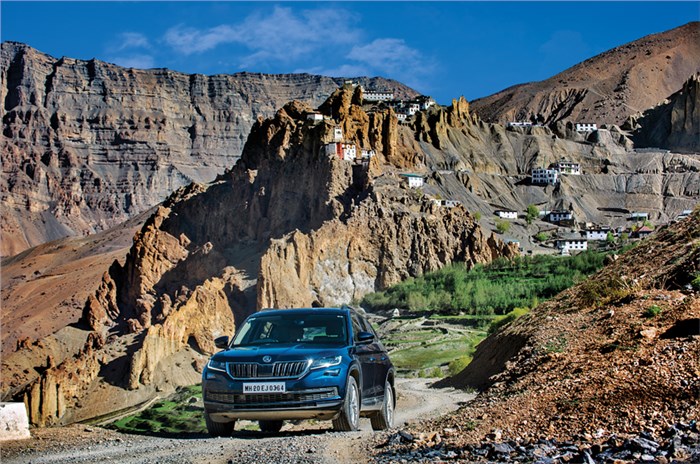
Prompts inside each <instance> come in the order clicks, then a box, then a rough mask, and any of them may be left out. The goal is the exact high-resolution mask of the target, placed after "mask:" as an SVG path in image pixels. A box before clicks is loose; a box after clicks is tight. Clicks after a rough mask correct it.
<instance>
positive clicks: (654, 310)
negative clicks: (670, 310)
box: [644, 305, 662, 318]
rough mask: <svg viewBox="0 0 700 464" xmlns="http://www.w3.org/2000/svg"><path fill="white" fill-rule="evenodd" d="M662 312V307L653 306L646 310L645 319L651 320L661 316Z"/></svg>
mask: <svg viewBox="0 0 700 464" xmlns="http://www.w3.org/2000/svg"><path fill="white" fill-rule="evenodd" d="M661 311H662V309H661V307H660V306H658V305H651V306H649V307H648V308H647V309H646V311H644V317H649V318H651V317H656V316H658V315H659V314H661Z"/></svg>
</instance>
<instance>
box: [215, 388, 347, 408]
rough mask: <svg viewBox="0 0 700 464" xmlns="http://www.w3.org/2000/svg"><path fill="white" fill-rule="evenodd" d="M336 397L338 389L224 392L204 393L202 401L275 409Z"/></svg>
mask: <svg viewBox="0 0 700 464" xmlns="http://www.w3.org/2000/svg"><path fill="white" fill-rule="evenodd" d="M337 396H338V389H337V388H336V387H332V388H317V389H313V390H302V391H298V392H288V393H262V394H254V395H246V394H243V393H232V392H225V391H223V392H222V391H210V390H207V391H205V395H204V399H205V400H207V401H216V402H218V403H229V404H235V405H241V406H254V407H256V408H261V409H264V408H276V407H279V406H284V405H290V404H295V403H311V402H315V401H323V400H328V399H331V398H334V397H337Z"/></svg>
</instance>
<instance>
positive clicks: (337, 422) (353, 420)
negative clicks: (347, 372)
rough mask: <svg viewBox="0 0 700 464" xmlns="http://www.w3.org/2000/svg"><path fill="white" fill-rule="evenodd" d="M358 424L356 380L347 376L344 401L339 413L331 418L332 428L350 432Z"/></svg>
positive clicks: (358, 400)
mask: <svg viewBox="0 0 700 464" xmlns="http://www.w3.org/2000/svg"><path fill="white" fill-rule="evenodd" d="M359 424H360V394H359V392H358V389H357V382H356V381H355V378H354V377H352V376H349V377H348V384H347V387H346V388H345V401H344V402H343V408H342V409H341V410H340V414H339V415H338V417H337V418H336V419H333V428H334V429H336V430H338V431H340V432H352V431H355V430H357V429H358V426H359Z"/></svg>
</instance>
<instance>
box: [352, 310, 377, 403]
mask: <svg viewBox="0 0 700 464" xmlns="http://www.w3.org/2000/svg"><path fill="white" fill-rule="evenodd" d="M351 320H352V337H353V344H354V345H355V356H357V360H358V361H359V362H360V369H362V385H361V388H362V402H363V403H366V402H367V400H368V399H369V398H371V397H372V396H373V395H374V394H376V393H374V391H373V387H374V361H375V360H376V358H375V356H374V349H373V347H372V344H371V343H360V342H359V340H358V334H359V333H360V332H364V331H365V329H364V327H363V325H362V322H361V321H360V318H359V317H358V316H357V315H356V314H353V315H352V316H351Z"/></svg>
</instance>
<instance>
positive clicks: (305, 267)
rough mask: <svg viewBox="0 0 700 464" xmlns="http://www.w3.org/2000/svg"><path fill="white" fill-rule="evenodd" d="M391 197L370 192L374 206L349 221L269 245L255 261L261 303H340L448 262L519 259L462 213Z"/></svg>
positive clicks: (367, 205) (361, 209) (367, 204)
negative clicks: (259, 259) (257, 264)
mask: <svg viewBox="0 0 700 464" xmlns="http://www.w3.org/2000/svg"><path fill="white" fill-rule="evenodd" d="M387 190H388V191H387ZM385 192H386V193H385ZM389 194H391V189H382V188H380V189H378V190H375V191H373V192H372V193H371V196H372V197H373V200H374V201H371V202H369V201H365V202H363V203H361V204H360V205H359V206H358V207H357V208H356V209H355V210H353V212H352V215H351V216H350V217H349V218H348V219H347V220H346V221H341V220H333V221H329V222H326V223H325V224H323V226H322V227H321V228H319V229H317V230H315V231H313V232H311V233H309V234H304V233H302V232H299V231H297V232H293V233H291V234H289V235H287V236H286V237H283V238H282V239H280V240H276V241H273V242H272V244H271V245H270V247H269V248H268V250H267V252H266V253H265V254H264V255H263V256H262V258H261V262H260V274H259V275H258V304H259V306H261V307H270V308H279V307H283V308H284V307H311V306H338V305H342V304H346V303H348V302H350V301H357V300H359V299H361V298H362V297H363V296H364V295H366V294H368V293H370V292H374V291H376V290H377V289H383V288H386V287H388V286H390V285H393V284H396V283H398V282H401V281H402V280H405V279H406V278H409V277H412V276H417V275H421V274H424V273H426V272H430V271H434V270H436V269H439V268H441V267H443V266H445V265H447V264H450V263H453V262H463V263H467V264H468V265H473V264H476V263H486V262H490V261H491V260H492V259H494V258H497V257H503V256H505V257H514V256H515V255H517V249H516V247H515V246H506V245H505V244H504V243H503V242H501V241H500V240H498V239H496V238H495V237H494V236H493V235H490V234H489V236H487V235H486V234H484V232H483V231H482V229H481V228H480V227H479V226H478V225H477V224H476V222H475V221H474V220H473V218H472V217H471V216H470V215H469V214H468V213H467V212H466V211H465V210H464V209H463V208H454V209H442V208H439V207H436V206H434V205H432V203H431V202H425V203H423V202H421V200H419V199H418V198H413V199H412V200H413V201H406V199H405V198H396V197H395V198H389V196H388V195H389ZM409 198H410V197H409Z"/></svg>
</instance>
